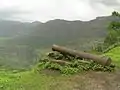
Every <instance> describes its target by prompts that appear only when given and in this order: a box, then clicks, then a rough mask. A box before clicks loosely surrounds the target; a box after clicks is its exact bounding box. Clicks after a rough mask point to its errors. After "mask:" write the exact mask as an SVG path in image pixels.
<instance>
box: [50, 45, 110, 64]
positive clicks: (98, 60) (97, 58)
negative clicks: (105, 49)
mask: <svg viewBox="0 0 120 90" xmlns="http://www.w3.org/2000/svg"><path fill="white" fill-rule="evenodd" d="M52 50H53V51H57V52H60V53H62V54H68V55H71V56H75V57H79V58H84V59H87V60H93V61H95V62H96V63H98V64H101V65H104V66H109V65H111V61H112V60H111V58H110V57H106V56H104V57H100V56H98V55H93V54H90V53H87V52H82V51H77V50H72V49H69V48H66V47H63V46H59V45H55V44H54V45H53V46H52Z"/></svg>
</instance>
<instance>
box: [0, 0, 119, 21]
mask: <svg viewBox="0 0 120 90" xmlns="http://www.w3.org/2000/svg"><path fill="white" fill-rule="evenodd" d="M114 10H116V11H120V0H0V19H10V20H19V21H36V20H37V21H41V22H46V21H48V20H51V19H65V20H82V21H86V20H91V19H94V18H96V17H97V16H106V15H110V14H111V12H112V11H114Z"/></svg>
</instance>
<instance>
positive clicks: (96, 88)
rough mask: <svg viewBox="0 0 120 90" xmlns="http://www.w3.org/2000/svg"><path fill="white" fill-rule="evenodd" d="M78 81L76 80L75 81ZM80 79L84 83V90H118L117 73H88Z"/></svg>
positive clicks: (118, 79)
mask: <svg viewBox="0 0 120 90" xmlns="http://www.w3.org/2000/svg"><path fill="white" fill-rule="evenodd" d="M78 77H79V76H78ZM78 79H79V78H76V80H78ZM82 79H83V81H84V90H120V72H119V71H117V72H115V73H106V72H89V73H86V74H85V75H84V78H82ZM79 80H80V79H79ZM76 90H81V89H79V88H78V89H76Z"/></svg>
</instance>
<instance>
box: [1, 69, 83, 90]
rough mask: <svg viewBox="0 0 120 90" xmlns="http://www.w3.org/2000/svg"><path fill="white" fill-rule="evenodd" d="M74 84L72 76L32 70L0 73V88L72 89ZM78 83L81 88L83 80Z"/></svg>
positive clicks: (23, 89)
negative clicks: (47, 73)
mask: <svg viewBox="0 0 120 90" xmlns="http://www.w3.org/2000/svg"><path fill="white" fill-rule="evenodd" d="M71 80H73V82H72V81H71ZM79 81H81V80H79ZM74 84H76V82H74V77H73V76H62V75H56V76H55V75H54V76H52V75H46V74H42V73H35V72H33V71H27V72H22V73H17V74H13V73H12V72H4V71H3V72H1V73H0V90H72V89H73V88H74V87H73V86H74ZM78 84H79V88H81V89H82V88H83V87H82V85H83V84H84V82H83V81H82V83H78Z"/></svg>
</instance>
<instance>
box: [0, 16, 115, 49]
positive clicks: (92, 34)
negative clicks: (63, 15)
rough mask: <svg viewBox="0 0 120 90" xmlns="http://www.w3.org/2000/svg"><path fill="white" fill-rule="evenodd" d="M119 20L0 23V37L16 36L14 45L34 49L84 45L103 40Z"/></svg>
mask: <svg viewBox="0 0 120 90" xmlns="http://www.w3.org/2000/svg"><path fill="white" fill-rule="evenodd" d="M113 20H117V19H116V18H115V17H113V16H106V17H97V18H96V19H94V20H91V21H86V22H85V21H84V22H83V21H79V20H77V21H66V20H60V19H56V20H50V21H48V22H46V23H40V22H38V21H35V22H32V23H21V22H14V21H1V22H0V36H16V35H17V37H15V39H14V41H13V42H14V43H17V44H27V45H31V46H34V47H42V46H49V45H52V44H53V43H56V44H65V45H67V44H70V43H71V44H75V43H76V44H77V43H79V44H82V42H86V41H89V39H98V38H99V39H101V38H104V37H105V36H106V34H107V26H108V24H109V23H110V22H111V21H113Z"/></svg>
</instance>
